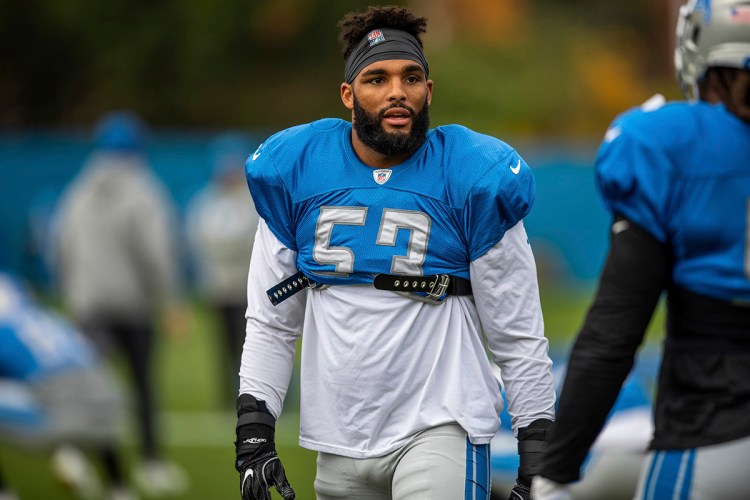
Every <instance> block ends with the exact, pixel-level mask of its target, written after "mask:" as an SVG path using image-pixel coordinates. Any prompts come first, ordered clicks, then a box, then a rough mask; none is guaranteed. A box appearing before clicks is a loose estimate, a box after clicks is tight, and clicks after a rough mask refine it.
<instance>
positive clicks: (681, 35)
mask: <svg viewBox="0 0 750 500" xmlns="http://www.w3.org/2000/svg"><path fill="white" fill-rule="evenodd" d="M675 62H676V69H677V78H678V80H679V83H680V85H681V87H682V90H683V92H684V94H685V96H686V97H687V99H688V102H672V103H664V99H663V98H660V97H658V98H655V99H651V100H650V101H649V102H647V103H646V104H645V105H643V106H641V107H639V108H636V109H633V110H630V111H629V112H627V113H625V114H623V115H621V116H619V117H618V118H617V119H615V121H614V122H613V123H612V125H611V126H610V128H609V130H608V131H607V133H606V136H605V138H604V142H603V144H602V145H601V148H600V150H599V154H598V157H597V162H596V179H597V184H598V188H599V190H600V192H601V195H602V197H603V198H604V201H605V203H606V205H607V207H608V209H609V211H610V212H611V213H612V217H613V223H612V227H611V235H610V238H611V240H610V250H609V255H608V257H607V260H606V264H605V266H604V269H603V271H602V275H601V278H600V282H599V288H598V291H597V292H596V296H595V297H594V300H593V303H592V305H591V307H590V309H589V312H588V315H587V317H586V321H585V323H584V325H583V327H582V329H581V331H580V332H579V335H578V338H577V340H576V342H575V346H574V348H573V351H572V353H571V356H570V362H569V365H568V372H567V376H566V380H565V383H564V386H563V389H562V393H561V397H560V405H559V409H558V415H557V421H556V423H555V425H554V427H553V430H552V440H551V442H550V443H549V448H548V450H547V452H546V455H545V458H544V463H543V467H542V472H541V476H540V477H538V478H537V479H535V481H534V488H533V494H534V498H535V499H537V500H552V499H564V498H569V492H568V487H567V486H566V485H568V484H570V483H571V482H574V481H576V480H578V479H579V476H580V468H581V465H582V463H583V460H584V457H585V456H586V453H587V451H588V450H589V447H590V446H591V444H592V442H593V441H594V439H595V438H596V436H597V434H598V433H599V432H600V430H601V428H602V425H603V423H604V421H605V418H606V416H607V414H608V412H609V410H610V408H611V406H612V404H613V402H614V401H615V398H616V396H617V393H618V391H619V389H620V386H621V385H622V383H623V381H624V380H625V378H626V376H627V374H628V372H629V371H630V370H631V367H632V365H633V362H634V357H635V355H636V351H637V349H638V348H639V346H640V344H641V343H642V341H643V337H644V332H645V330H646V327H647V325H648V323H649V321H650V320H651V317H652V313H653V310H654V307H655V306H656V304H657V302H658V301H659V298H660V296H661V294H662V292H663V291H666V294H667V311H668V316H667V336H666V340H665V342H664V346H663V353H662V364H661V369H660V370H661V371H660V376H659V383H658V388H657V397H656V402H655V407H654V424H655V428H654V433H653V439H652V440H651V443H650V452H649V454H648V457H647V460H646V461H645V464H644V467H643V470H642V472H641V478H640V482H639V486H638V491H637V493H636V497H635V498H638V499H661V498H684V499H712V498H716V499H719V498H720V499H722V500H726V499H740V498H747V497H748V492H749V491H750V475H749V474H748V473H747V464H748V463H750V418H748V414H750V376H748V375H750V372H748V369H749V367H750V307H748V304H750V281H749V280H750V264H749V263H750V261H749V260H748V256H750V250H749V249H748V243H749V242H750V237H749V236H748V231H749V230H750V224H749V222H748V221H750V202H749V201H748V200H750V1H748V0H744V1H740V0H712V1H708V0H702V1H701V0H691V1H690V2H688V4H687V5H685V6H683V7H682V8H681V10H680V16H679V24H678V26H677V45H676V54H675Z"/></svg>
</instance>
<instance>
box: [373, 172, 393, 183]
mask: <svg viewBox="0 0 750 500" xmlns="http://www.w3.org/2000/svg"><path fill="white" fill-rule="evenodd" d="M391 173H393V170H388V169H387V168H383V169H380V170H375V171H373V173H372V177H373V179H375V182H377V183H378V184H385V183H386V182H388V179H390V178H391Z"/></svg>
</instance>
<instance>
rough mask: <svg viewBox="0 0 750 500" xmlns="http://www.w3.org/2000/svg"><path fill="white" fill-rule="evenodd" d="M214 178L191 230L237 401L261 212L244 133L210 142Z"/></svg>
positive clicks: (226, 377) (224, 384)
mask: <svg viewBox="0 0 750 500" xmlns="http://www.w3.org/2000/svg"><path fill="white" fill-rule="evenodd" d="M208 149H209V155H208V156H209V158H208V161H209V162H210V164H211V169H212V171H211V182H210V183H209V184H208V185H207V186H205V187H204V188H203V189H201V190H200V191H199V192H198V193H197V194H196V195H195V196H194V197H193V199H192V200H191V201H190V204H189V205H188V211H187V220H186V227H185V231H186V235H187V238H188V242H189V245H190V255H191V260H192V262H193V264H194V266H195V271H196V278H197V285H198V289H199V292H200V295H201V299H202V301H203V302H204V303H205V304H206V305H208V307H209V308H210V309H211V311H212V313H213V314H214V315H215V318H216V321H217V322H218V324H219V329H220V332H219V334H220V338H218V339H217V341H218V342H220V345H219V354H220V355H221V358H220V360H219V362H220V366H221V395H222V401H223V402H225V403H227V404H230V405H231V406H232V407H233V406H234V402H235V400H236V399H237V393H238V391H239V385H238V381H239V378H238V373H239V367H240V357H241V355H242V345H243V343H244V341H245V321H246V320H245V309H246V308H247V270H248V266H249V264H250V253H251V252H252V248H253V240H254V239H255V231H256V230H257V229H258V213H257V212H256V211H255V207H254V205H253V202H252V200H251V198H250V193H249V192H248V190H247V181H246V180H245V160H247V158H248V156H249V155H250V153H252V151H253V150H254V148H251V147H250V141H249V139H248V138H247V137H245V136H244V135H243V134H241V133H239V132H226V133H223V134H220V135H219V136H218V137H216V138H215V139H214V140H213V141H211V143H210V144H209V148H208Z"/></svg>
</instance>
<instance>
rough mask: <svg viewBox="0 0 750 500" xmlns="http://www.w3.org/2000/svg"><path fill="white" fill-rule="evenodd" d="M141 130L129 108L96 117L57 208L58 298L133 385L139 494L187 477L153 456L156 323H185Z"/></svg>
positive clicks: (169, 212)
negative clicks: (124, 368)
mask: <svg viewBox="0 0 750 500" xmlns="http://www.w3.org/2000/svg"><path fill="white" fill-rule="evenodd" d="M147 139H148V131H147V127H146V125H145V123H144V122H143V120H142V119H141V118H140V117H139V116H138V115H137V114H136V113H134V112H132V111H114V112H112V113H109V114H107V115H105V116H104V117H103V118H102V119H101V120H100V121H99V123H98V124H97V125H96V127H95V128H94V135H93V141H94V150H93V151H92V153H91V154H90V156H89V158H88V159H87V161H86V164H85V165H84V166H83V168H82V170H81V172H80V173H79V175H78V176H77V177H76V179H74V180H73V182H72V183H71V184H70V186H68V188H67V189H66V191H65V193H64V194H63V199H62V202H61V208H60V212H59V241H58V252H59V269H60V282H61V285H62V291H63V297H64V302H65V305H66V307H67V309H68V311H69V312H70V314H71V315H72V317H73V318H74V319H75V321H76V322H77V323H78V325H80V327H81V328H82V330H83V331H84V333H85V334H86V335H87V336H88V337H90V338H91V339H92V340H93V341H94V342H95V344H96V345H97V346H98V347H99V349H100V350H101V351H102V352H103V353H105V354H110V353H113V352H115V351H119V352H121V353H123V354H124V355H125V358H126V360H127V365H128V367H129V368H130V373H131V375H132V380H133V382H134V386H135V394H136V402H137V405H136V408H137V413H136V416H137V424H138V429H139V433H138V435H139V436H140V444H141V447H140V451H141V453H140V455H141V463H140V464H139V466H138V468H137V469H136V471H135V477H136V480H137V483H138V485H139V487H140V488H141V489H142V490H143V491H144V492H145V493H147V494H149V495H152V496H156V495H160V494H168V493H178V492H181V491H184V490H185V488H186V487H187V477H186V476H185V474H184V472H183V471H182V470H181V469H179V468H178V467H177V466H176V465H175V464H172V463H170V462H168V461H166V460H164V459H163V458H162V456H161V453H162V450H161V443H160V433H159V429H158V426H157V419H156V410H157V409H156V406H155V405H156V395H155V393H154V384H153V381H152V375H153V374H152V371H153V359H154V346H155V341H156V333H157V328H156V325H157V321H158V320H159V319H160V317H161V316H162V314H164V315H165V316H164V317H165V324H166V325H167V327H168V329H169V328H172V329H173V331H172V332H171V333H175V334H181V333H184V332H183V331H174V330H184V328H185V327H186V323H185V321H186V319H185V318H186V308H185V307H184V306H183V305H182V300H181V288H182V285H181V277H180V271H179V262H178V258H177V245H176V237H177V232H176V231H175V227H176V226H175V222H176V217H175V213H174V208H173V202H172V200H171V199H170V197H169V195H168V193H167V191H166V189H165V187H164V186H163V185H162V183H161V182H160V181H159V180H158V179H157V178H156V176H155V175H154V173H153V172H152V170H151V166H150V164H149V161H148V157H147V154H146V153H147V151H146V148H147Z"/></svg>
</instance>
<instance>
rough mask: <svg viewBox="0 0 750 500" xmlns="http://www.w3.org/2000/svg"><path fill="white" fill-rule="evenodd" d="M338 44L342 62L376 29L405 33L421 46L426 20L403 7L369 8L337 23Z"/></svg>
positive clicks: (383, 6)
mask: <svg viewBox="0 0 750 500" xmlns="http://www.w3.org/2000/svg"><path fill="white" fill-rule="evenodd" d="M338 28H339V42H340V43H341V46H342V55H343V56H344V60H347V59H348V58H349V55H350V54H351V53H352V51H353V50H354V47H356V46H357V44H358V43H359V42H360V41H362V39H363V38H364V37H365V35H367V33H369V32H370V31H372V30H374V29H378V28H390V29H397V30H401V31H405V32H407V33H409V34H410V35H412V36H413V37H414V38H416V39H417V41H418V42H419V46H420V47H424V46H423V45H422V39H421V35H422V33H425V32H426V31H427V18H426V17H417V16H415V15H414V14H412V13H411V12H409V11H408V10H406V9H405V8H403V7H398V6H395V5H381V6H372V7H369V8H368V9H367V10H366V11H365V12H350V13H348V14H346V15H345V16H344V17H343V19H341V21H339V23H338Z"/></svg>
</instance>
